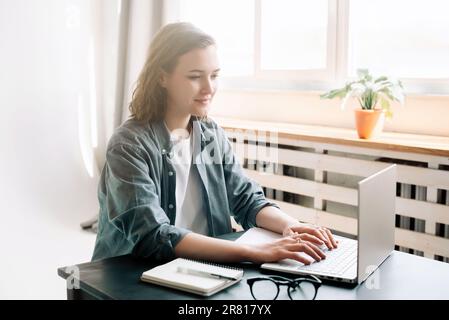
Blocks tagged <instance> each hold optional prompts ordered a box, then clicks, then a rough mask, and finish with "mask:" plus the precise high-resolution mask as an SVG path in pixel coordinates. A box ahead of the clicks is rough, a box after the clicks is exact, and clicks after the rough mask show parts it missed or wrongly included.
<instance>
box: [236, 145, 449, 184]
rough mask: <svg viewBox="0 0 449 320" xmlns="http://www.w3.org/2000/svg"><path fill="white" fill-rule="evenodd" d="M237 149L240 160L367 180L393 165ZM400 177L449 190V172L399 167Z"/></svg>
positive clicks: (264, 149) (263, 149)
mask: <svg viewBox="0 0 449 320" xmlns="http://www.w3.org/2000/svg"><path fill="white" fill-rule="evenodd" d="M235 147H236V148H235V150H237V151H238V154H239V157H245V158H248V159H252V160H259V161H267V162H274V163H279V164H285V165H290V166H296V167H301V168H308V169H313V170H323V171H330V172H336V173H343V174H349V175H355V176H360V177H367V176H369V175H371V174H373V173H376V172H378V171H380V170H382V169H384V168H386V167H388V166H389V165H390V164H389V163H384V162H377V161H370V160H361V159H353V158H346V157H338V156H332V155H326V154H319V153H312V152H304V151H298V150H289V149H282V148H270V147H265V146H254V145H247V144H245V145H244V144H235ZM397 174H398V178H397V181H398V182H400V183H407V184H415V185H420V186H426V187H432V188H439V189H449V171H443V170H436V169H430V168H422V167H414V166H407V165H401V164H398V165H397Z"/></svg>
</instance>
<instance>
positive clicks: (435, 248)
mask: <svg viewBox="0 0 449 320" xmlns="http://www.w3.org/2000/svg"><path fill="white" fill-rule="evenodd" d="M395 242H396V244H397V245H398V246H403V247H407V248H411V249H415V250H419V251H423V252H424V253H426V252H432V253H434V254H437V255H440V256H443V257H448V256H449V239H446V238H441V237H437V236H434V235H430V234H427V233H420V232H414V231H410V230H405V229H399V228H396V232H395Z"/></svg>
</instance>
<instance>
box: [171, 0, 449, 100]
mask: <svg viewBox="0 0 449 320" xmlns="http://www.w3.org/2000/svg"><path fill="white" fill-rule="evenodd" d="M171 1H172V2H173V1H174V3H176V6H177V8H178V12H177V14H176V18H173V19H171V20H168V21H173V20H176V21H191V22H193V23H194V24H196V25H198V26H199V27H200V28H202V29H203V30H205V31H206V32H208V33H210V34H211V35H213V36H214V37H215V38H216V40H217V42H218V46H219V58H220V62H221V66H222V72H221V74H222V76H224V78H223V80H225V81H223V82H222V83H225V86H226V85H229V86H230V87H237V88H241V87H242V86H243V87H245V86H246V87H251V88H274V89H308V90H310V89H311V90H326V89H329V88H331V87H334V86H335V85H336V84H337V82H340V83H341V82H342V81H344V80H346V79H347V78H350V77H353V76H355V73H356V70H357V69H359V68H368V69H370V70H371V72H373V73H374V74H385V75H388V76H392V77H399V78H401V79H403V80H405V84H406V89H407V88H408V89H409V90H408V91H409V92H410V91H413V92H425V93H449V59H448V58H447V57H449V37H448V35H449V19H448V18H447V12H449V2H448V1H447V0H394V1H388V0H378V1H372V0H244V1H242V0H226V1H225V0H171ZM226 79H228V80H232V81H226ZM407 81H409V83H407ZM410 84H413V85H410Z"/></svg>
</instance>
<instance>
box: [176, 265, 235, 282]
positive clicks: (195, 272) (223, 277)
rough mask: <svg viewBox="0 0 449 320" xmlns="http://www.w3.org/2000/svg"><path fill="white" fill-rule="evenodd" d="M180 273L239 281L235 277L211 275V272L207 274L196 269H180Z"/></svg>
mask: <svg viewBox="0 0 449 320" xmlns="http://www.w3.org/2000/svg"><path fill="white" fill-rule="evenodd" d="M178 272H181V273H187V274H193V275H199V276H206V277H212V278H219V279H228V280H237V278H234V277H229V276H224V275H221V274H216V273H210V272H206V271H200V270H194V269H190V268H185V267H178Z"/></svg>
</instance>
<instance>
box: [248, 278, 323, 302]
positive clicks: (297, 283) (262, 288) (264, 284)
mask: <svg viewBox="0 0 449 320" xmlns="http://www.w3.org/2000/svg"><path fill="white" fill-rule="evenodd" d="M246 283H248V285H249V288H250V290H251V295H252V296H253V298H254V299H255V300H276V299H277V297H278V295H279V291H280V290H279V287H280V286H287V292H288V296H289V298H290V300H315V297H316V294H317V293H318V289H319V287H320V286H321V280H320V279H318V278H317V277H315V276H313V275H308V276H302V277H300V278H296V279H288V278H284V277H281V276H270V277H254V278H249V279H247V280H246Z"/></svg>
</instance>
